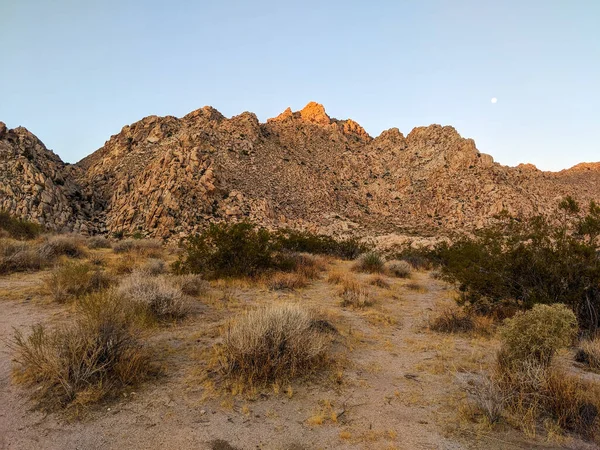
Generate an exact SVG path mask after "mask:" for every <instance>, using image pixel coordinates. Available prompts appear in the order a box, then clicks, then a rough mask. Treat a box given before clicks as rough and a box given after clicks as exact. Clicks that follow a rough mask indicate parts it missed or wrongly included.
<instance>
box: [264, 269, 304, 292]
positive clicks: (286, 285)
mask: <svg viewBox="0 0 600 450" xmlns="http://www.w3.org/2000/svg"><path fill="white" fill-rule="evenodd" d="M307 284H308V281H307V278H306V276H305V275H303V274H301V273H285V272H277V273H275V274H273V275H271V277H269V279H268V280H267V286H268V287H269V289H271V290H273V291H282V290H286V289H287V290H294V289H300V288H303V287H305V286H306V285H307Z"/></svg>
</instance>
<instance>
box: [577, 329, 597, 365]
mask: <svg viewBox="0 0 600 450" xmlns="http://www.w3.org/2000/svg"><path fill="white" fill-rule="evenodd" d="M575 361H577V362H579V363H582V364H585V365H586V366H588V367H590V368H591V369H595V370H600V339H599V338H598V337H596V338H595V339H586V340H583V341H581V342H580V343H579V347H578V348H577V352H576V353H575Z"/></svg>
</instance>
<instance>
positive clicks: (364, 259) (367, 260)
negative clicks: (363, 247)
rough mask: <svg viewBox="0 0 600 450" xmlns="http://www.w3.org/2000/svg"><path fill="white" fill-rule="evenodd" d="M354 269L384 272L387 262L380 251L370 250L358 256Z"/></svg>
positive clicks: (367, 271)
mask: <svg viewBox="0 0 600 450" xmlns="http://www.w3.org/2000/svg"><path fill="white" fill-rule="evenodd" d="M352 269H353V270H355V271H357V272H366V273H382V272H384V270H385V263H384V261H383V258H382V257H381V256H380V255H379V253H375V252H368V253H365V254H363V255H361V256H360V258H358V261H356V263H355V264H354V266H353V267H352Z"/></svg>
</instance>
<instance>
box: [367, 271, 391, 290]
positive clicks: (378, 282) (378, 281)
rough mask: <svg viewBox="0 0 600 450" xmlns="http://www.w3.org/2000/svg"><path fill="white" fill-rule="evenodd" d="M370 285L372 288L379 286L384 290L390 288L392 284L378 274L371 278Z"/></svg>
mask: <svg viewBox="0 0 600 450" xmlns="http://www.w3.org/2000/svg"><path fill="white" fill-rule="evenodd" d="M369 284H370V285H371V286H377V287H380V288H382V289H389V288H390V283H389V282H388V280H386V279H385V277H382V276H381V275H377V274H376V275H373V276H372V277H371V278H369Z"/></svg>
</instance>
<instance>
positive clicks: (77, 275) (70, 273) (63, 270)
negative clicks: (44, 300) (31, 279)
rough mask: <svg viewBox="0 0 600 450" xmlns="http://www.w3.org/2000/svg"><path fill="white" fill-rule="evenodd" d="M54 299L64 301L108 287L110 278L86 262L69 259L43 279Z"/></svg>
mask: <svg viewBox="0 0 600 450" xmlns="http://www.w3.org/2000/svg"><path fill="white" fill-rule="evenodd" d="M44 283H45V285H46V288H47V289H48V290H49V291H50V293H51V295H52V297H53V299H54V301H57V302H61V303H62V302H66V301H67V300H69V299H73V298H78V297H81V296H83V295H86V294H89V293H91V292H97V291H100V290H102V289H106V288H108V287H109V286H110V285H111V283H112V278H111V277H109V276H108V275H107V274H106V273H105V272H103V271H102V270H100V269H97V268H94V267H92V266H91V265H89V264H87V263H82V262H75V261H72V262H71V261H69V262H66V263H65V264H63V265H60V266H58V267H56V268H55V269H54V270H53V271H52V272H51V273H50V274H49V275H48V276H47V277H46V279H45V280H44Z"/></svg>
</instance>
